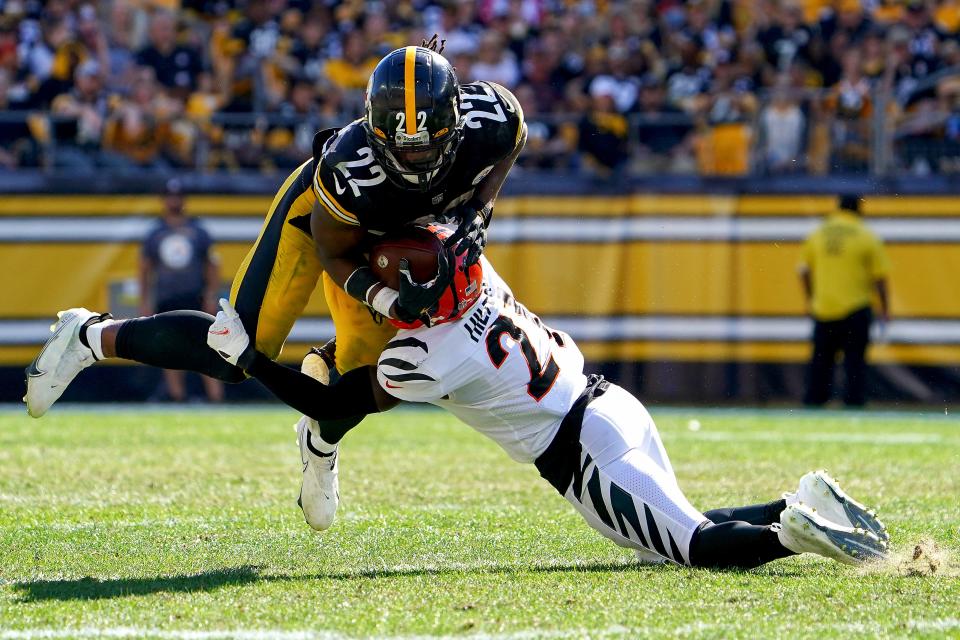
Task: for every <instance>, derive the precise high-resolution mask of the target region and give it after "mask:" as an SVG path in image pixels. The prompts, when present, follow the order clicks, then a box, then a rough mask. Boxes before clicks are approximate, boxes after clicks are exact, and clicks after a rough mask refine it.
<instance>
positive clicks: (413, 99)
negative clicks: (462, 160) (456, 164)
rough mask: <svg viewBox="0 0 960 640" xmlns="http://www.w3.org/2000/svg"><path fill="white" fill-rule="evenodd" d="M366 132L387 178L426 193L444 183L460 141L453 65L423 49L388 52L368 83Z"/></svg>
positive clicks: (457, 100) (455, 78)
mask: <svg viewBox="0 0 960 640" xmlns="http://www.w3.org/2000/svg"><path fill="white" fill-rule="evenodd" d="M364 129H365V131H366V134H367V140H368V141H369V142H370V147H371V148H372V149H373V153H374V156H375V157H376V158H377V161H378V162H379V163H380V164H381V165H382V166H383V169H384V171H385V172H386V174H387V176H388V177H389V178H390V179H391V180H392V181H393V182H394V183H396V184H397V185H399V186H401V187H404V188H407V189H420V190H422V191H426V190H427V189H429V188H430V185H431V183H433V181H435V180H442V179H443V177H444V175H446V173H447V171H449V170H450V166H451V165H452V164H453V159H454V157H455V156H456V153H457V147H459V146H460V141H461V140H462V138H463V117H462V116H461V109H460V83H459V82H458V81H457V74H456V73H454V70H453V66H451V64H450V63H449V62H447V60H446V58H444V57H443V56H441V55H440V54H439V53H436V52H434V51H431V50H430V49H428V48H425V47H403V48H401V49H397V50H395V51H391V52H390V53H388V54H387V55H386V57H384V58H383V60H381V61H380V62H379V64H377V67H376V68H375V69H374V70H373V73H372V74H371V75H370V81H369V82H368V83H367V95H366V115H365V118H364Z"/></svg>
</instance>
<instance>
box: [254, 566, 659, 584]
mask: <svg viewBox="0 0 960 640" xmlns="http://www.w3.org/2000/svg"><path fill="white" fill-rule="evenodd" d="M653 568H654V567H650V566H644V565H639V564H636V563H633V564H629V563H615V562H597V563H590V564H574V563H571V564H556V565H532V566H518V565H489V566H479V567H471V566H459V567H458V566H456V565H452V566H449V567H443V566H440V567H385V568H382V569H358V570H356V571H328V572H320V573H315V574H312V575H288V576H282V575H271V576H265V577H264V579H265V580H356V579H357V578H404V577H417V576H445V575H455V574H488V575H503V574H511V573H576V572H579V573H594V572H606V573H619V572H624V571H643V570H645V569H653Z"/></svg>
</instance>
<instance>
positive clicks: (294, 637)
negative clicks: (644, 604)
mask: <svg viewBox="0 0 960 640" xmlns="http://www.w3.org/2000/svg"><path fill="white" fill-rule="evenodd" d="M642 634H643V631H642V630H641V629H627V628H625V627H610V628H608V629H565V630H546V629H530V630H522V631H511V632H505V633H473V634H465V635H449V636H445V635H384V636H369V635H365V636H363V637H374V638H382V639H384V640H534V639H536V638H568V637H569V638H582V637H587V636H589V637H591V638H615V637H636V636H637V635H642ZM357 637H358V636H356V635H350V634H345V633H341V632H339V631H322V630H321V631H310V630H302V631H294V630H285V629H225V630H220V631H193V630H189V629H183V630H170V629H152V628H145V627H81V628H77V629H0V640H44V639H49V640H56V639H60V638H156V639H158V640H353V639H354V638H357Z"/></svg>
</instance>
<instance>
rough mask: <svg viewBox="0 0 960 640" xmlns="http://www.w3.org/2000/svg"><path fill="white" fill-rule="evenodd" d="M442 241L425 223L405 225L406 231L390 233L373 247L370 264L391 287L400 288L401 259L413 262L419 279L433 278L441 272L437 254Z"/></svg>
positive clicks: (426, 280)
mask: <svg viewBox="0 0 960 640" xmlns="http://www.w3.org/2000/svg"><path fill="white" fill-rule="evenodd" d="M442 249H443V243H442V241H441V240H440V239H439V238H437V236H436V235H434V234H433V233H431V232H430V231H428V230H426V229H424V228H421V227H410V228H408V229H404V231H403V235H396V236H387V237H384V238H383V239H382V240H380V241H379V242H378V243H377V244H376V245H374V247H373V248H372V249H371V250H370V268H371V269H372V270H373V273H374V275H375V276H377V278H379V279H380V280H381V281H382V282H384V283H386V285H387V286H388V287H390V288H391V289H399V288H400V259H401V258H406V259H407V260H408V261H409V262H410V275H411V277H413V279H414V280H415V281H416V282H429V281H430V280H433V279H434V278H435V277H436V275H437V255H438V254H439V253H440V251H441V250H442Z"/></svg>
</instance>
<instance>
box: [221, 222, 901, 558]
mask: <svg viewBox="0 0 960 640" xmlns="http://www.w3.org/2000/svg"><path fill="white" fill-rule="evenodd" d="M429 228H430V229H431V230H432V231H433V232H434V233H436V234H437V235H438V236H439V237H440V238H441V239H446V238H447V237H448V236H449V234H450V233H451V230H450V229H449V228H447V227H444V226H442V225H429ZM440 261H441V265H442V267H441V268H443V266H447V267H448V268H449V267H454V266H455V277H454V283H453V285H452V286H451V287H450V289H449V290H447V292H446V293H445V294H444V295H443V296H442V297H441V298H440V300H439V301H438V303H437V304H436V305H434V306H433V308H432V309H430V310H428V311H429V313H428V314H427V316H425V317H424V319H423V320H422V321H416V322H413V323H407V324H402V323H399V324H398V326H399V327H400V331H399V332H398V334H397V336H396V338H394V339H393V340H392V341H390V342H389V343H388V344H387V345H386V347H385V348H384V350H383V353H382V354H381V356H380V358H379V361H378V363H377V366H376V367H363V368H360V369H355V370H353V371H350V372H348V373H347V374H345V375H343V376H342V377H341V378H340V379H339V380H338V381H337V382H336V383H334V384H333V385H330V386H325V385H323V384H321V383H319V382H317V381H315V380H313V379H312V378H309V377H307V376H305V375H303V374H301V373H299V372H297V371H294V370H293V369H288V368H286V367H283V366H281V365H279V364H277V363H275V362H273V361H271V360H269V359H268V358H267V357H266V356H264V355H262V354H259V353H257V352H256V351H255V350H253V349H252V348H251V347H250V346H249V345H250V341H249V338H248V337H247V336H246V334H245V332H244V329H243V325H242V323H240V322H239V321H238V320H237V319H236V318H235V312H233V310H232V308H231V307H230V305H229V303H228V302H226V301H222V304H223V307H224V311H222V312H221V313H219V314H218V316H217V321H216V322H215V323H214V324H213V325H212V326H211V329H210V335H209V337H208V344H209V345H210V346H211V347H212V348H213V349H214V350H216V351H218V352H219V353H220V354H221V355H222V356H223V357H224V358H227V359H229V360H231V361H232V362H235V363H237V364H239V366H241V367H242V368H244V369H245V370H246V371H247V373H248V374H250V375H251V376H253V377H256V378H258V379H259V380H260V381H261V382H262V383H263V384H264V385H265V386H267V387H268V388H269V389H270V390H271V391H273V392H274V394H276V395H277V396H278V397H279V398H280V399H281V400H284V401H285V402H286V403H287V404H289V405H291V406H292V407H294V408H296V409H297V410H299V411H301V412H303V413H304V414H305V415H306V416H310V417H311V418H312V419H313V420H316V421H320V422H324V421H332V420H343V419H347V418H351V417H356V412H357V411H358V410H363V411H364V412H365V413H368V414H369V413H376V412H380V411H386V410H387V409H389V408H391V407H393V406H395V405H396V404H398V403H399V402H400V401H409V402H427V403H430V404H434V405H437V406H439V407H443V408H444V409H447V410H448V411H450V412H451V413H453V414H454V415H456V416H457V417H459V418H460V419H461V420H462V421H464V422H466V423H467V424H468V425H470V426H471V427H473V428H474V429H476V430H478V431H480V432H481V433H483V434H485V435H487V436H489V437H490V438H492V439H493V440H495V441H496V442H497V443H498V444H499V445H500V446H501V447H503V448H504V449H505V450H506V452H507V453H508V454H509V455H510V456H511V457H512V458H513V459H514V460H516V461H518V462H528V463H529V462H532V463H533V464H534V465H536V467H537V469H538V470H539V472H540V475H541V476H543V477H544V478H545V479H546V480H547V481H548V482H549V483H550V484H551V485H552V486H553V487H554V488H556V489H557V491H558V492H559V493H560V494H561V495H562V496H564V498H566V499H567V500H568V501H569V502H570V503H571V504H572V505H573V507H574V508H575V509H576V510H577V511H578V512H579V513H580V514H581V515H582V516H583V518H584V519H585V520H586V521H587V523H588V524H589V525H590V526H591V527H593V528H594V529H596V530H598V531H599V532H600V533H602V534H603V535H604V536H606V537H608V538H610V539H611V540H613V541H614V542H615V543H617V544H619V545H621V546H624V547H628V548H632V549H634V550H636V551H637V554H638V557H639V558H640V559H641V561H646V562H663V561H672V562H675V563H678V564H684V565H689V566H699V567H718V568H719V567H738V568H753V567H756V566H759V565H761V564H764V563H766V562H769V561H771V560H775V559H777V558H783V557H786V556H789V555H793V554H796V553H803V552H812V553H816V554H819V555H823V556H826V557H830V558H833V559H836V560H839V561H841V562H845V563H851V564H853V563H858V562H862V561H866V560H876V559H881V558H883V557H884V556H885V554H886V548H887V540H888V535H887V532H886V529H885V527H884V526H883V524H882V523H881V522H880V521H879V520H877V519H876V517H875V516H874V515H873V514H872V512H869V511H868V510H867V509H866V508H865V507H863V505H861V504H860V503H858V502H856V501H855V500H853V499H852V498H850V497H849V496H847V495H846V494H844V493H843V492H842V491H841V490H840V489H839V487H838V486H837V485H836V483H835V482H834V481H833V480H832V479H831V478H830V477H829V476H828V475H826V474H825V473H824V472H814V473H810V474H807V475H806V476H804V478H803V479H802V480H801V482H800V487H799V489H798V491H797V492H795V493H788V494H784V496H783V497H782V498H781V499H780V500H776V501H773V502H770V503H766V504H760V505H752V506H747V507H736V508H730V509H716V510H713V511H707V512H701V511H699V510H697V509H696V508H694V507H693V506H692V505H691V504H690V502H689V501H688V500H687V498H686V497H685V496H684V494H683V492H682V491H681V490H680V487H679V485H678V483H677V479H676V477H675V476H674V473H673V468H672V467H671V465H670V460H669V458H668V457H667V452H666V450H665V449H664V447H663V443H662V442H661V440H660V436H659V434H658V432H657V428H656V425H655V424H654V422H653V419H652V418H651V417H650V414H649V413H647V410H646V409H645V408H644V407H643V405H642V404H641V403H640V402H639V401H638V400H637V399H636V398H634V397H633V396H632V395H631V394H630V393H628V392H627V391H625V390H624V389H622V388H620V387H618V386H616V385H615V384H612V383H610V382H607V381H606V380H604V379H603V378H602V377H601V376H596V375H591V376H587V375H585V374H584V372H583V365H584V360H583V355H582V354H581V353H580V350H579V349H578V348H577V345H576V344H575V343H574V341H573V340H572V339H571V338H570V336H569V335H567V334H565V333H563V332H560V331H554V330H552V329H550V328H549V327H547V326H546V325H544V324H543V322H541V321H540V319H539V318H537V316H535V315H534V314H532V313H531V312H530V311H528V310H527V309H526V308H525V307H524V306H523V305H522V304H520V303H519V302H518V301H517V300H516V299H515V298H514V297H513V293H512V292H511V291H510V288H509V287H508V286H507V285H506V283H505V282H504V281H503V280H502V279H500V277H499V276H498V275H497V273H496V272H495V271H494V270H493V268H492V267H491V266H490V263H489V262H488V261H487V260H486V259H485V258H484V259H482V260H481V261H480V262H479V263H477V264H475V265H472V266H466V265H464V264H463V259H462V258H459V259H458V258H456V257H454V256H453V255H452V254H441V256H440ZM445 261H446V262H445ZM402 266H403V265H401V268H402ZM313 420H311V422H312V426H311V430H310V431H311V438H312V440H313V441H314V443H315V444H317V445H319V446H320V448H321V449H323V446H322V445H323V443H322V440H321V439H320V437H319V436H320V430H319V429H318V428H317V423H316V422H313ZM311 448H312V446H311ZM327 451H329V449H327ZM322 452H323V451H321V453H322ZM304 486H305V487H306V483H305V485H304ZM302 506H304V512H305V514H306V513H307V505H302ZM308 519H309V518H308Z"/></svg>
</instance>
